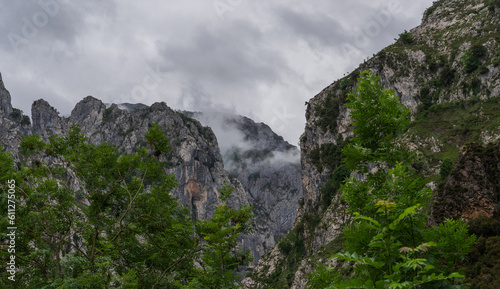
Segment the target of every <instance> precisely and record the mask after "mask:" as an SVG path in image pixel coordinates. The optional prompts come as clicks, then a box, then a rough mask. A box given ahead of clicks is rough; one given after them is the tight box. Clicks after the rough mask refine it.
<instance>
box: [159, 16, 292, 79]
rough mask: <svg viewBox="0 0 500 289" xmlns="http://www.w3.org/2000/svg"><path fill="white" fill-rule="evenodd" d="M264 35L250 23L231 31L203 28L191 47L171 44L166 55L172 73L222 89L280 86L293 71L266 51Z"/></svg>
mask: <svg viewBox="0 0 500 289" xmlns="http://www.w3.org/2000/svg"><path fill="white" fill-rule="evenodd" d="M265 42H266V39H265V38H264V37H263V35H262V33H261V32H260V31H259V30H258V29H257V28H256V27H253V26H251V25H249V24H248V23H245V22H241V21H234V22H233V23H231V27H230V28H229V27H228V26H222V27H219V29H211V28H208V27H199V28H198V29H197V32H196V34H195V35H194V36H193V41H192V42H191V43H189V44H178V43H173V42H172V41H171V42H168V43H165V44H164V45H163V46H162V48H161V51H162V55H163V57H164V58H165V60H166V61H167V62H168V63H170V65H169V66H168V70H169V71H170V72H176V73H181V74H184V75H187V76H189V77H190V78H194V79H199V80H202V81H215V82H217V83H218V85H227V86H234V85H240V84H245V83H255V82H264V83H276V82H279V81H280V78H281V74H282V73H283V72H284V71H287V70H288V69H289V68H288V67H287V64H286V62H285V60H284V59H283V58H282V57H281V55H280V54H279V51H275V50H273V49H269V48H267V47H266V43H265Z"/></svg>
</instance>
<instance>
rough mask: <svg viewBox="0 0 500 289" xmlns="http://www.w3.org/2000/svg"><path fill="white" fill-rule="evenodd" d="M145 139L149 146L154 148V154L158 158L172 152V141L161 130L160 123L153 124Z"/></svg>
mask: <svg viewBox="0 0 500 289" xmlns="http://www.w3.org/2000/svg"><path fill="white" fill-rule="evenodd" d="M144 137H145V138H146V140H147V142H148V144H149V145H150V146H151V147H152V149H153V154H154V155H155V156H157V157H158V156H160V155H161V154H162V153H166V152H168V151H169V150H170V141H169V140H168V138H167V137H166V136H165V133H164V132H163V131H162V130H161V127H160V125H159V124H158V122H155V123H153V124H151V127H150V128H149V130H148V132H147V133H146V134H145V135H144Z"/></svg>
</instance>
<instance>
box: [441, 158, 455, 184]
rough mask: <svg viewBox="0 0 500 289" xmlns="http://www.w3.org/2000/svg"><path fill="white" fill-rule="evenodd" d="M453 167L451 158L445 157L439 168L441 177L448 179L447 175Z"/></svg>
mask: <svg viewBox="0 0 500 289" xmlns="http://www.w3.org/2000/svg"><path fill="white" fill-rule="evenodd" d="M452 169H453V161H452V160H451V159H448V158H446V159H444V160H443V162H442V163H441V166H440V168H439V174H440V175H441V179H443V180H444V179H446V177H447V176H448V175H449V174H450V172H451V170H452Z"/></svg>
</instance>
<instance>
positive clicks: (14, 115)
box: [11, 108, 23, 118]
mask: <svg viewBox="0 0 500 289" xmlns="http://www.w3.org/2000/svg"><path fill="white" fill-rule="evenodd" d="M22 114H23V112H22V110H20V109H17V108H13V109H12V114H11V116H12V118H18V117H20V116H21V115H22Z"/></svg>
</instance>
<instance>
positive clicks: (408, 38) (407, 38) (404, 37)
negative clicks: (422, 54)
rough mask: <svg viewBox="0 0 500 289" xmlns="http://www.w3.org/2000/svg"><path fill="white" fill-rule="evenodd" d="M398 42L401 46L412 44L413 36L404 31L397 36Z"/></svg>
mask: <svg viewBox="0 0 500 289" xmlns="http://www.w3.org/2000/svg"><path fill="white" fill-rule="evenodd" d="M398 41H399V42H401V44H403V45H409V44H412V43H413V41H414V39H413V35H411V33H410V32H408V31H406V30H405V31H404V32H403V33H400V34H399V39H398Z"/></svg>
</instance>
